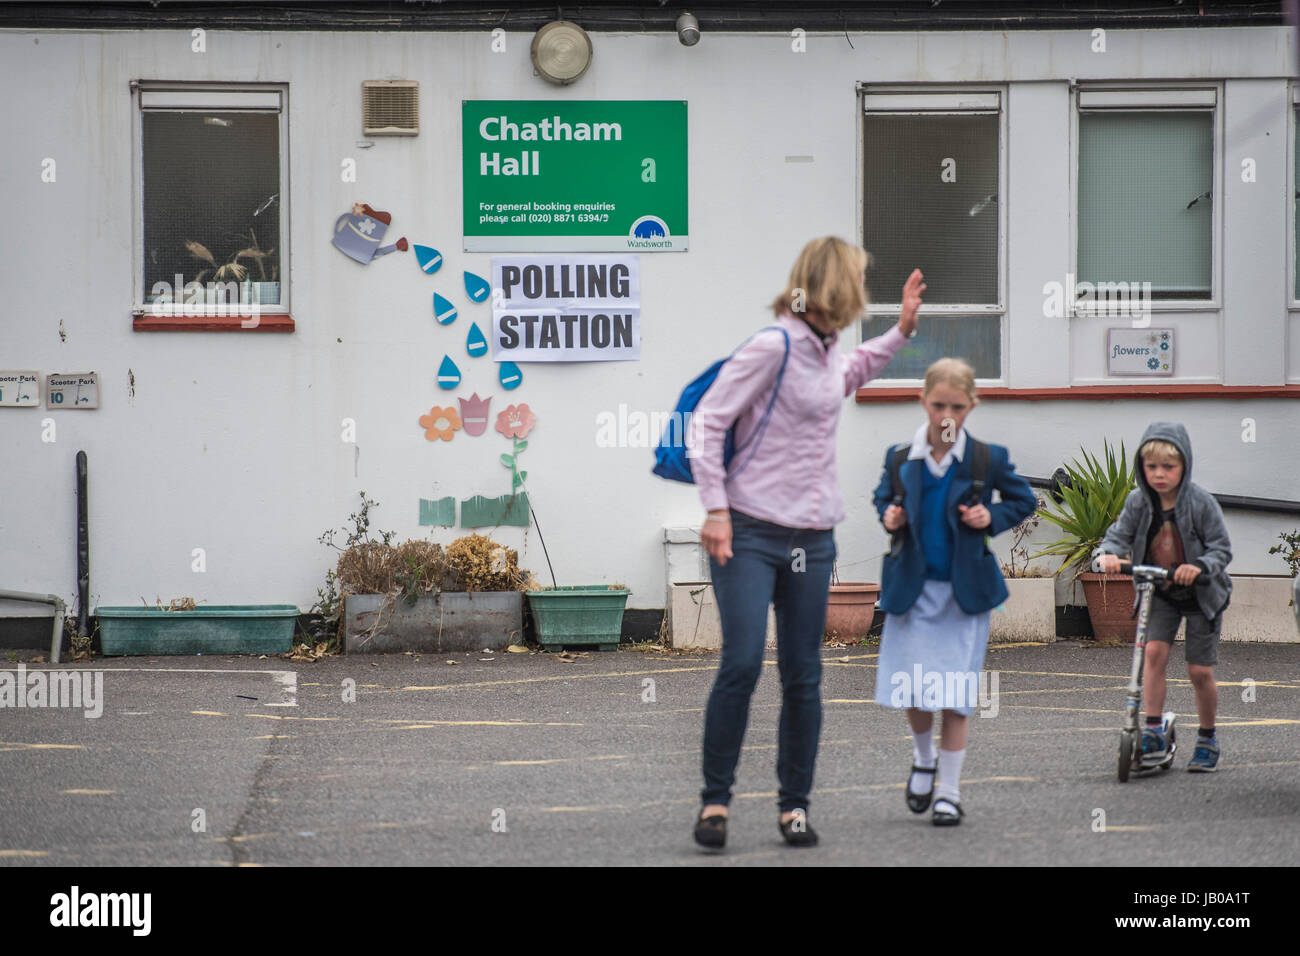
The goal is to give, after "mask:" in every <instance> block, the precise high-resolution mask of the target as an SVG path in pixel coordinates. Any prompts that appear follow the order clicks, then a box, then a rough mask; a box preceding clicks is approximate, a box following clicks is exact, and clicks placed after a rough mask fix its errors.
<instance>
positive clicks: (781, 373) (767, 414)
mask: <svg viewBox="0 0 1300 956" xmlns="http://www.w3.org/2000/svg"><path fill="white" fill-rule="evenodd" d="M768 329H776V330H777V331H778V332H780V333H781V337H782V338H783V339H785V354H784V355H783V356H781V368H780V369H779V370H778V371H777V373H776V384H775V385H774V386H773V387H772V397H771V398H770V399H769V400H768V403H767V408H766V410H764V412H763V420H762V421H760V422H759V423H758V427H757V428H756V429H754V434H753V435H751V436H750V438H749V440H748V441H746V442H745V444H744V445H743V446H741V447H740V448H737V449H736V454H740V452H741V451H742V450H743V449H744V448H749V449H750V452H749V457H748V458H746V459H745V460H744V461H743V462H741V463H740V465H739V467H737V468H736V470H735V471H733V472H732V473H731V474H730V475H728V476H727V480H728V481H730V480H731V479H733V478H735V477H736V476H737V475H738V474H740V472H741V470H742V469H743V468H744V467H745V466H746V465H748V464H749V463H750V462H751V461H753V460H754V455H755V454H757V453H758V443H759V442H761V441H762V440H763V433H764V432H765V431H767V423H768V422H770V421H771V420H772V408H773V406H775V405H776V396H777V393H778V392H779V391H781V379H783V378H785V366H786V364H787V363H788V362H789V361H790V333H789V332H787V331H786V330H785V329H783V328H781V326H779V325H769V326H768V327H767V328H766V329H759V332H766V331H767V330H768ZM757 334H758V332H755V333H754V335H757ZM753 337H754V336H753V335H751V336H750V338H751V339H752V338H753ZM736 351H737V352H738V351H740V350H739V349H737V350H736ZM732 354H733V355H734V354H735V352H733V353H732Z"/></svg>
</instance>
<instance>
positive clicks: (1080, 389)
mask: <svg viewBox="0 0 1300 956" xmlns="http://www.w3.org/2000/svg"><path fill="white" fill-rule="evenodd" d="M920 390H921V389H920V386H919V385H909V386H906V387H903V388H860V389H858V390H857V392H856V393H854V399H855V400H856V401H857V402H858V403H859V404H869V403H886V402H915V401H917V396H918V393H919V392H920ZM976 391H977V392H978V394H979V398H980V401H994V402H998V401H1003V402H1060V401H1067V402H1068V401H1087V402H1093V401H1112V400H1114V399H1124V398H1143V399H1149V398H1167V399H1189V398H1219V399H1224V398H1300V385H1075V386H1072V387H1070V388H1006V387H1003V386H986V387H984V388H979V389H977V390H976Z"/></svg>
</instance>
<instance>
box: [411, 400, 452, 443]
mask: <svg viewBox="0 0 1300 956" xmlns="http://www.w3.org/2000/svg"><path fill="white" fill-rule="evenodd" d="M460 426H461V422H460V416H459V415H457V414H456V409H454V408H439V407H438V406H437V405H435V406H433V408H431V409H429V414H427V415H421V416H420V427H421V428H423V429H424V437H425V438H427V439H429V441H437V440H438V439H439V438H441V439H442V440H443V441H451V436H452V435H453V434H454V433H455V432H458V431H460Z"/></svg>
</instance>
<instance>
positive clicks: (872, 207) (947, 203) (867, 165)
mask: <svg viewBox="0 0 1300 956" xmlns="http://www.w3.org/2000/svg"><path fill="white" fill-rule="evenodd" d="M862 101H863V119H862V155H863V180H862V182H863V187H862V232H863V245H865V246H866V248H867V249H868V251H870V253H871V257H872V264H871V266H870V267H869V268H868V271H867V285H868V287H869V288H870V292H871V299H872V303H871V306H870V307H869V309H868V316H869V317H868V318H867V319H865V320H864V321H863V323H862V336H863V338H864V339H866V338H871V337H873V336H876V335H880V334H882V333H883V332H885V331H886V330H888V328H889V327H890V326H891V325H893V324H894V323H895V322H897V321H898V311H899V307H900V305H901V301H902V291H903V285H904V283H905V282H906V281H907V277H908V276H909V275H910V274H911V272H912V270H913V269H920V270H921V272H922V273H923V274H924V275H925V282H926V291H925V304H924V306H922V312H923V314H924V315H925V316H926V332H925V335H924V336H923V337H919V338H917V339H916V340H914V341H913V342H909V343H908V344H907V345H906V346H905V347H904V348H903V350H902V351H900V352H899V353H898V355H897V356H895V358H894V360H893V361H892V362H891V363H890V365H889V368H888V370H887V371H886V372H885V376H884V377H889V378H906V379H917V378H922V377H923V376H924V375H925V369H926V368H927V367H928V366H929V364H930V363H931V362H933V361H934V360H935V359H937V358H940V357H941V356H944V355H953V356H961V357H964V358H965V359H966V360H967V361H968V362H970V364H971V365H972V366H973V367H974V369H975V374H976V375H977V376H978V377H980V378H993V379H996V378H1000V377H1001V375H1002V318H1001V316H1002V313H1003V304H1002V301H1003V300H1002V259H1003V257H1002V236H1003V234H1004V229H1003V217H1002V207H1003V203H1001V202H1000V201H999V200H1000V196H1001V194H1002V192H1003V187H1002V179H1003V176H1002V148H1001V143H1002V140H1003V134H1002V123H1003V114H1002V110H1001V103H1002V95H1001V94H1000V93H999V92H995V91H994V92H990V91H969V92H948V93H939V92H874V91H873V92H864V93H863V94H862Z"/></svg>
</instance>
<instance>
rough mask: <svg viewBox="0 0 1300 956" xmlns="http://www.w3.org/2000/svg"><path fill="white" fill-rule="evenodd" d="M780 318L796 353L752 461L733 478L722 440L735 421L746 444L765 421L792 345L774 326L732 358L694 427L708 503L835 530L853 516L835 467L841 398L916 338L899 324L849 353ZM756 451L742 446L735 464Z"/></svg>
mask: <svg viewBox="0 0 1300 956" xmlns="http://www.w3.org/2000/svg"><path fill="white" fill-rule="evenodd" d="M775 324H777V325H780V326H781V327H782V328H784V329H785V330H786V331H787V332H788V333H789V334H790V359H789V362H788V363H787V365H786V369H785V378H784V379H782V381H781V390H780V392H779V394H778V395H777V399H776V404H775V405H774V406H773V407H772V418H771V420H770V421H769V422H768V426H767V431H766V432H765V433H764V434H763V438H762V441H761V442H760V443H759V445H758V450H757V451H756V452H755V454H754V456H753V460H752V461H750V462H749V464H748V465H745V467H744V469H743V470H741V471H740V473H739V474H738V475H737V476H736V477H735V478H734V480H733V479H732V478H730V477H729V473H724V471H723V467H722V446H723V441H724V439H725V436H726V432H727V429H728V428H730V427H731V425H732V424H733V423H736V446H737V448H739V447H741V446H742V445H744V443H745V442H746V441H747V440H748V439H749V437H750V436H751V435H752V434H753V432H754V430H755V428H756V427H757V425H758V424H759V422H761V421H762V418H763V412H764V411H765V410H766V409H767V403H768V401H769V400H770V399H771V397H772V388H773V387H774V386H775V384H776V376H777V372H778V371H779V370H780V368H781V357H782V355H784V353H785V342H784V340H783V339H782V337H781V334H780V333H779V332H777V331H775V330H772V331H769V332H762V333H760V334H758V335H756V336H754V338H753V339H752V340H750V342H749V343H747V344H746V345H745V346H744V347H743V348H741V349H740V351H738V352H737V353H736V354H735V355H734V356H732V357H731V359H730V360H729V361H728V362H727V363H726V364H725V365H723V366H722V370H721V371H720V372H719V373H718V377H717V378H716V379H715V380H714V382H713V385H712V386H710V387H709V390H708V391H707V392H705V393H704V396H703V397H702V398H701V399H700V402H699V405H698V406H696V409H695V414H694V415H693V416H692V421H691V427H690V428H689V429H688V430H687V431H688V435H687V449H688V454H689V455H690V458H691V472H692V474H693V475H694V477H695V483H696V484H697V485H698V486H699V489H700V501H701V502H702V503H703V504H704V508H705V510H706V511H713V510H716V509H719V508H728V507H731V508H735V509H736V510H737V511H742V512H744V513H745V514H747V515H752V516H753V517H755V518H761V519H763V520H764V521H771V522H773V523H774V524H779V525H784V526H786V527H789V528H818V529H825V528H831V527H834V526H835V525H836V524H838V523H839V522H840V521H842V520H843V519H844V504H843V501H842V500H841V498H840V487H839V480H838V478H837V476H836V473H835V426H836V424H837V423H838V422H839V417H840V405H841V403H842V402H843V400H844V398H846V397H847V396H849V395H852V394H853V392H854V390H856V389H858V388H860V387H861V386H862V385H864V384H865V383H867V382H869V381H871V380H872V379H873V378H875V377H876V376H877V375H879V374H880V372H881V371H883V370H884V368H885V366H886V365H888V364H889V362H890V360H891V359H893V357H894V355H895V354H896V353H897V352H898V350H899V349H900V348H902V347H903V345H904V343H906V342H907V337H906V336H904V335H903V334H902V333H901V332H899V331H898V327H897V326H895V327H893V328H891V329H890V330H889V331H888V332H886V333H885V334H884V335H882V336H879V337H878V338H874V339H870V340H869V341H866V342H863V343H862V344H861V345H859V346H858V347H857V348H856V349H854V351H853V352H852V353H850V354H848V355H845V354H843V353H841V352H840V350H839V348H838V347H837V344H836V342H835V341H832V342H831V345H830V348H829V349H827V348H825V347H824V346H823V345H822V342H821V338H820V337H819V336H818V335H817V333H816V332H814V331H813V330H812V329H811V328H809V327H808V324H807V323H806V322H804V321H803V320H802V319H796V318H793V317H791V316H790V315H789V314H788V313H787V314H785V315H783V316H781V317H780V318H779V319H777V321H776V323H775ZM836 339H837V340H838V336H837V337H836ZM751 450H752V449H751V448H745V449H744V450H742V451H739V452H737V453H736V455H735V456H734V457H733V458H732V460H731V468H730V469H729V470H728V472H732V471H736V470H737V469H739V468H740V466H741V465H742V464H744V462H745V460H746V459H747V458H749V455H750V452H751Z"/></svg>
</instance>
